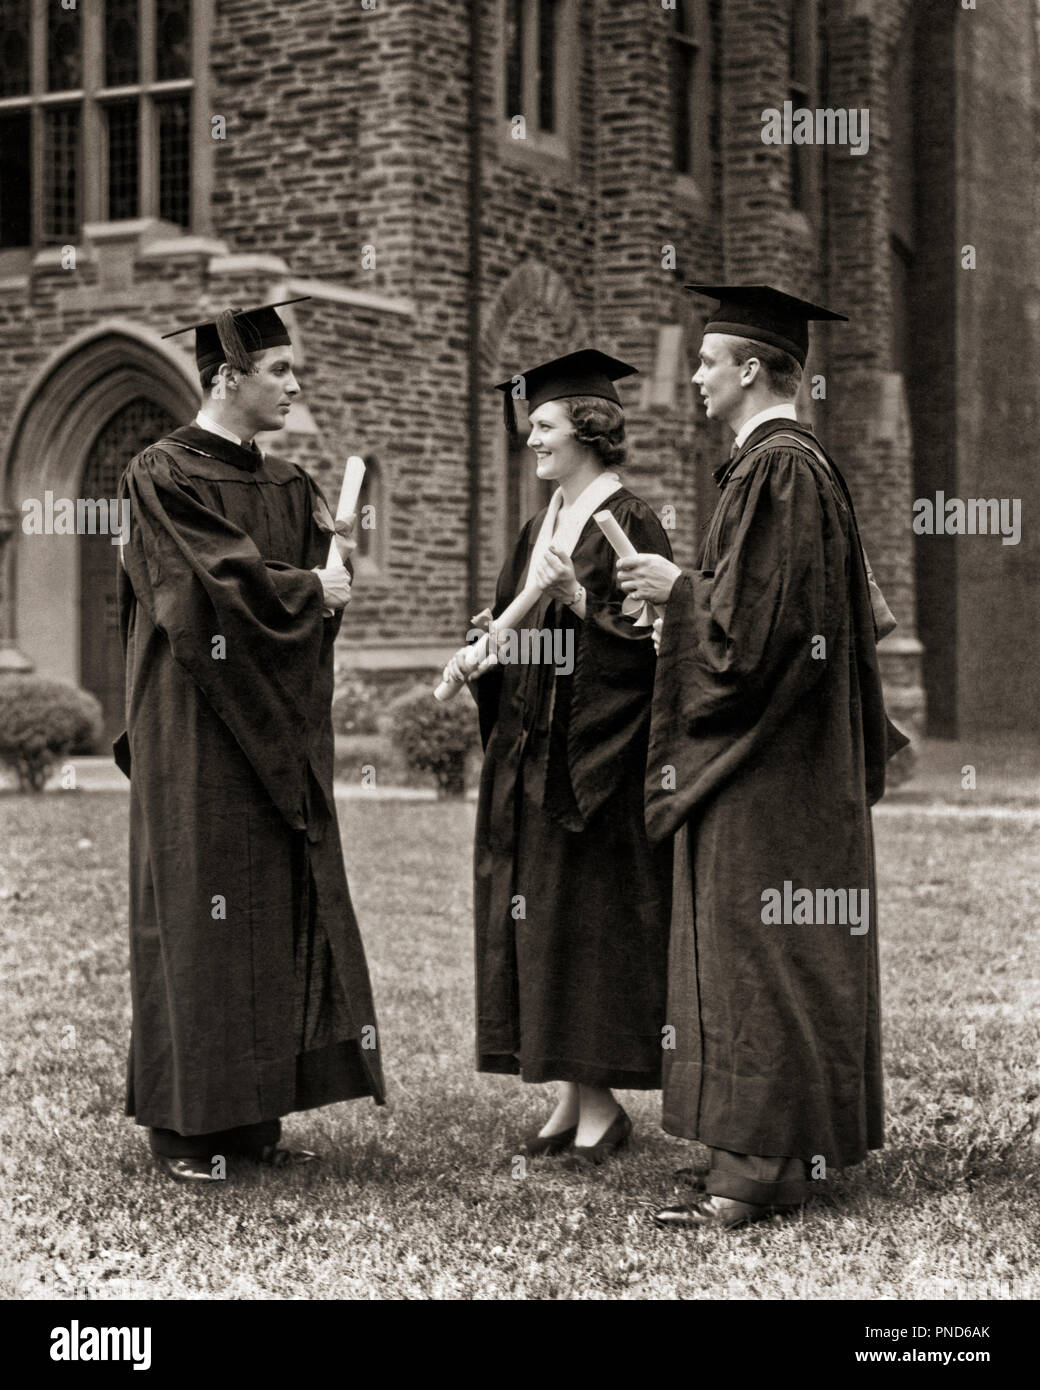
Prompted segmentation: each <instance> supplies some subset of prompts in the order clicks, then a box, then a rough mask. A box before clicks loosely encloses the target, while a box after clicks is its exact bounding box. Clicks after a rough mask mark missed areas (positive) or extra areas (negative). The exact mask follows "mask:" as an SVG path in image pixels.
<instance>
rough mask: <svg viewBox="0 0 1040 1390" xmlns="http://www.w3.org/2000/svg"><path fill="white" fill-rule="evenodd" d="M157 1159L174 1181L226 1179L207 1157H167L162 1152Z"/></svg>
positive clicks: (222, 1180) (157, 1155) (195, 1181)
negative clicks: (215, 1171) (220, 1175)
mask: <svg viewBox="0 0 1040 1390" xmlns="http://www.w3.org/2000/svg"><path fill="white" fill-rule="evenodd" d="M155 1161H156V1163H158V1165H159V1167H160V1168H161V1169H162V1170H163V1172H164V1173H166V1175H167V1176H168V1177H171V1178H173V1180H174V1182H193V1183H195V1184H196V1185H197V1184H200V1183H207V1182H225V1181H226V1179H225V1178H221V1177H218V1176H217V1175H216V1174H215V1173H214V1172H213V1167H212V1164H211V1163H210V1161H209V1160H208V1159H206V1158H165V1157H164V1156H163V1155H162V1154H156V1155H155Z"/></svg>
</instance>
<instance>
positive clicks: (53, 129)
mask: <svg viewBox="0 0 1040 1390" xmlns="http://www.w3.org/2000/svg"><path fill="white" fill-rule="evenodd" d="M43 122H44V123H43V133H44V148H43V239H44V241H49V242H58V241H69V240H70V239H71V238H73V237H75V235H76V233H77V231H78V230H79V198H78V192H79V107H78V106H58V107H52V108H51V109H49V110H47V111H44V113H43Z"/></svg>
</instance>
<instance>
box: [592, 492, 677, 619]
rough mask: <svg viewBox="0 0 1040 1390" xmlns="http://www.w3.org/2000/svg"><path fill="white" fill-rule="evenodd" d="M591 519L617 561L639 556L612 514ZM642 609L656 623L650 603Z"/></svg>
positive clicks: (598, 515) (654, 613) (597, 513)
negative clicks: (608, 544) (604, 537)
mask: <svg viewBox="0 0 1040 1390" xmlns="http://www.w3.org/2000/svg"><path fill="white" fill-rule="evenodd" d="M592 519H593V521H594V522H595V523H596V525H597V526H598V527H599V529H600V530H601V531H602V532H603V534H604V535H605V536H606V538H607V540H608V541H609V542H610V544H611V547H612V549H613V551H614V554H615V555H617V557H618V558H619V559H621V560H627V559H628V558H629V557H630V556H631V555H638V554H639V551H638V550H637V549H636V548H635V546H634V545H633V544H632V542H631V541H630V540H629V539H628V537H627V536H626V535H625V533H624V531H622V529H621V527H620V526H619V525H618V523H617V519H616V517H615V516H614V513H613V512H606V511H604V512H594V513H593V516H592ZM644 607H645V608H646V609H647V611H648V612H649V614H650V616H651V619H652V620H653V621H654V622H656V621H657V619H658V618H659V617H660V616H661V615H660V613H658V611H657V609H656V608H655V607H654V605H653V604H652V603H647V604H644ZM637 626H638V624H637Z"/></svg>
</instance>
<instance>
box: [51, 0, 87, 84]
mask: <svg viewBox="0 0 1040 1390" xmlns="http://www.w3.org/2000/svg"><path fill="white" fill-rule="evenodd" d="M82 34H83V29H82V16H81V14H80V10H79V7H78V6H77V8H76V9H74V10H66V9H63V8H62V6H61V5H60V4H54V3H51V4H49V5H48V6H47V90H48V91H51V92H71V91H75V90H76V89H77V88H78V87H80V86H82V83H83V55H82V49H81V40H82Z"/></svg>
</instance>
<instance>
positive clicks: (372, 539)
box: [354, 454, 390, 573]
mask: <svg viewBox="0 0 1040 1390" xmlns="http://www.w3.org/2000/svg"><path fill="white" fill-rule="evenodd" d="M389 520H390V519H389V517H388V516H387V510H386V487H385V479H384V477H383V470H382V468H381V466H380V463H379V460H378V459H377V458H374V457H373V456H372V455H371V454H367V455H366V456H365V481H364V483H363V484H362V485H361V496H360V498H359V499H358V519H357V526H356V529H355V532H354V534H355V537H356V539H357V543H358V545H357V552H356V557H357V559H358V561H360V566H359V568H361V569H363V570H366V571H368V572H369V573H372V572H373V571H379V570H381V569H383V567H384V565H385V564H386V555H387V549H388V541H387V537H388V535H389Z"/></svg>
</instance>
